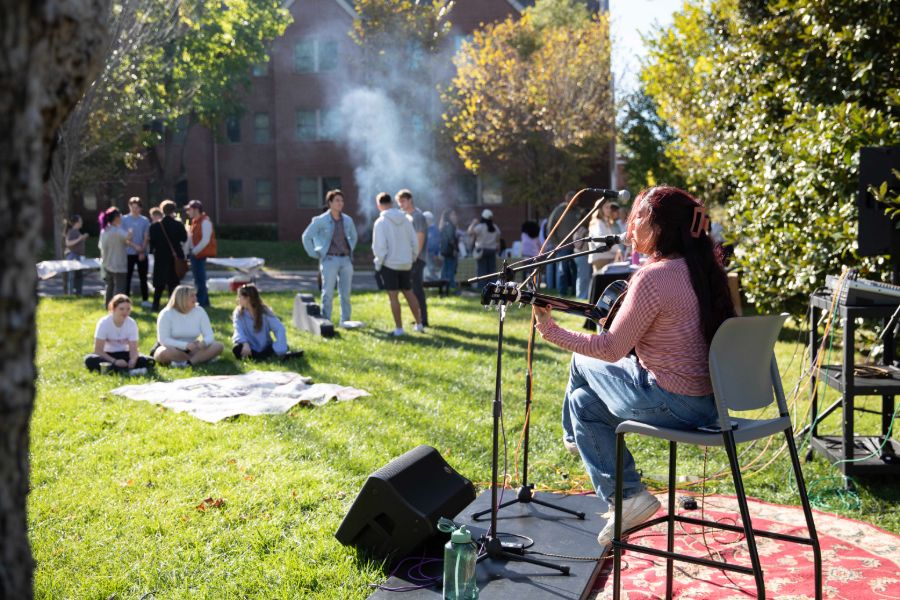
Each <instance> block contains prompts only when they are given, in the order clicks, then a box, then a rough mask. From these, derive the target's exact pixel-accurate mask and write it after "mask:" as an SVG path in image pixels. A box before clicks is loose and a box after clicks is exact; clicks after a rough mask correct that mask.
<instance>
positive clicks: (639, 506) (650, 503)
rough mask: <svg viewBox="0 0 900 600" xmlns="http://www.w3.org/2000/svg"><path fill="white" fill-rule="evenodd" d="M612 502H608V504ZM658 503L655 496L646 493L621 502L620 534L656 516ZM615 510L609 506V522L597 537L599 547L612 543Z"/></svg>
mask: <svg viewBox="0 0 900 600" xmlns="http://www.w3.org/2000/svg"><path fill="white" fill-rule="evenodd" d="M612 502H614V501H613V500H610V503H612ZM659 507H660V503H659V500H657V499H656V496H654V495H653V494H651V493H650V492H648V491H647V490H644V491H642V492H641V493H640V494H638V495H637V496H632V497H631V498H625V499H624V500H622V533H625V532H626V531H628V530H629V529H631V528H632V527H637V526H638V525H640V524H641V523H643V522H644V521H646V520H648V519H649V518H650V517H652V516H653V515H655V514H656V511H658V510H659ZM615 514H616V509H615V504H611V506H610V510H609V513H608V515H609V520H608V521H607V522H606V526H604V527H603V529H602V530H601V531H600V534H599V535H597V543H598V544H600V545H601V546H607V547H608V546H609V545H610V542H612V539H613V535H614V534H615V532H616V518H615Z"/></svg>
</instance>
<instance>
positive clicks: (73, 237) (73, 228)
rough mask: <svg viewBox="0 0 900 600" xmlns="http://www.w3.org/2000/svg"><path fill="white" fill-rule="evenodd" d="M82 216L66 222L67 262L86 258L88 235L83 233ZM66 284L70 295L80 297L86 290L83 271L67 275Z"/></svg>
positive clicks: (72, 217)
mask: <svg viewBox="0 0 900 600" xmlns="http://www.w3.org/2000/svg"><path fill="white" fill-rule="evenodd" d="M83 224H84V223H83V221H82V220H81V215H72V216H71V217H69V218H68V219H67V220H66V253H65V259H66V260H81V259H82V258H84V241H85V240H86V239H88V234H86V233H82V232H81V226H82V225H83ZM66 282H67V287H68V289H69V293H70V294H75V295H76V296H80V295H81V292H82V290H83V289H84V273H83V272H82V270H81V269H78V270H75V271H69V272H68V273H66Z"/></svg>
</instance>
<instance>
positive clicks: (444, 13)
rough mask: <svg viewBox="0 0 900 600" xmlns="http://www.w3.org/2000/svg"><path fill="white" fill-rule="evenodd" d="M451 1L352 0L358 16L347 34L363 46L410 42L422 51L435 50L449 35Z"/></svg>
mask: <svg viewBox="0 0 900 600" xmlns="http://www.w3.org/2000/svg"><path fill="white" fill-rule="evenodd" d="M454 4H455V2H454V1H453V0H438V1H436V2H419V0H355V2H354V8H355V9H356V12H357V14H359V19H357V20H356V21H354V22H353V31H352V33H351V37H352V38H353V40H354V41H355V42H356V43H357V44H359V45H360V46H363V47H364V48H371V49H374V50H375V52H381V51H383V49H384V48H387V47H394V46H398V45H404V44H408V42H413V44H412V45H413V46H418V47H419V48H421V49H424V50H425V51H426V52H430V53H433V52H436V51H438V50H439V49H440V46H441V44H442V42H443V41H444V39H445V38H446V37H447V36H448V35H449V34H450V29H451V26H452V25H451V23H450V20H449V17H450V11H451V10H453V5H454Z"/></svg>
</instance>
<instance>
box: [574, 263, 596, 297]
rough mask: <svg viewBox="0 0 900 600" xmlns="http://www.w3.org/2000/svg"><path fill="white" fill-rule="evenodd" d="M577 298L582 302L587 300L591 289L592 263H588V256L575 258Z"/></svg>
mask: <svg viewBox="0 0 900 600" xmlns="http://www.w3.org/2000/svg"><path fill="white" fill-rule="evenodd" d="M574 260H575V269H576V273H577V274H576V276H575V296H577V297H578V298H579V299H581V300H587V299H588V294H589V293H590V289H591V274H592V271H593V269H591V263H589V262H588V255H587V254H586V255H584V256H577V257H575V259H574Z"/></svg>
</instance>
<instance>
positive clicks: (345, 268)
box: [319, 255, 353, 322]
mask: <svg viewBox="0 0 900 600" xmlns="http://www.w3.org/2000/svg"><path fill="white" fill-rule="evenodd" d="M319 269H321V271H322V316H323V317H325V318H326V319H329V320H330V319H331V305H332V301H333V300H334V286H335V284H337V287H338V295H339V296H340V298H341V322H343V321H349V320H350V286H351V285H352V283H353V262H352V261H351V260H350V257H349V256H333V255H328V256H326V257H325V258H323V259H322V261H321V262H320V263H319Z"/></svg>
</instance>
